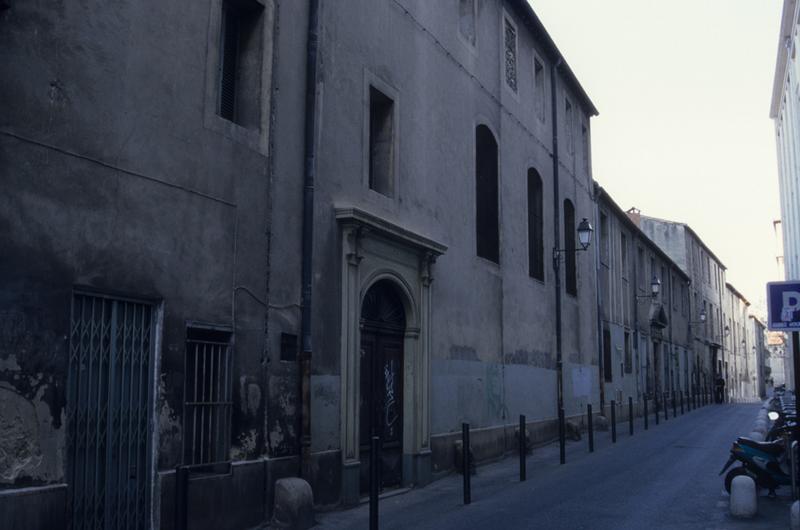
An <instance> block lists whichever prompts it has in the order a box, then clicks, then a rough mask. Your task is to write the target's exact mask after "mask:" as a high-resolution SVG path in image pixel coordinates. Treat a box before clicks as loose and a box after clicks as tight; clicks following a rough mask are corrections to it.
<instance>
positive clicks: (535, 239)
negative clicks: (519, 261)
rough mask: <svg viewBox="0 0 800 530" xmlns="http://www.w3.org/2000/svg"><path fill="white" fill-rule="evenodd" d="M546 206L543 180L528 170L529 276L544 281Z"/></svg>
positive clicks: (534, 172) (531, 170) (532, 170)
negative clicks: (543, 194) (544, 210)
mask: <svg viewBox="0 0 800 530" xmlns="http://www.w3.org/2000/svg"><path fill="white" fill-rule="evenodd" d="M543 209H544V204H543V196H542V178H541V177H540V176H539V173H538V172H537V171H536V170H535V169H533V168H531V169H529V170H528V274H530V275H531V277H532V278H536V279H537V280H542V281H544V237H543V235H544V227H543V224H544V212H543Z"/></svg>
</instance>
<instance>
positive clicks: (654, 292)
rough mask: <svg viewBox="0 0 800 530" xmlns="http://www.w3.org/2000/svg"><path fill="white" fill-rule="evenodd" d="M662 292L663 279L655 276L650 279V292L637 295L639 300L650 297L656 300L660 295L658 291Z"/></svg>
mask: <svg viewBox="0 0 800 530" xmlns="http://www.w3.org/2000/svg"><path fill="white" fill-rule="evenodd" d="M660 292H661V280H659V279H658V276H653V279H652V280H650V294H640V295H638V294H637V295H636V299H637V300H646V299H648V298H650V299H653V300H655V299H656V298H657V297H658V293H660Z"/></svg>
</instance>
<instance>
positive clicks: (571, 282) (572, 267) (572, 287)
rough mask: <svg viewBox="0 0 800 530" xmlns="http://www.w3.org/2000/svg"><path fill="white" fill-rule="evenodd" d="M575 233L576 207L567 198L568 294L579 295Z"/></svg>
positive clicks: (566, 260) (565, 216)
mask: <svg viewBox="0 0 800 530" xmlns="http://www.w3.org/2000/svg"><path fill="white" fill-rule="evenodd" d="M575 235H576V234H575V207H574V206H573V205H572V201H570V200H569V199H567V200H565V201H564V248H565V249H567V252H565V253H564V256H565V259H564V261H565V265H566V266H565V267H564V268H565V275H566V282H565V283H566V290H567V294H571V295H572V296H577V294H578V275H577V263H576V261H577V257H576V254H577V252H575V249H577V246H576V242H575Z"/></svg>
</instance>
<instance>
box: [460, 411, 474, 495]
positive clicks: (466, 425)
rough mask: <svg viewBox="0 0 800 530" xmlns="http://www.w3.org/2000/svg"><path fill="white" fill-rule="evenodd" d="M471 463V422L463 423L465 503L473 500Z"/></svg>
mask: <svg viewBox="0 0 800 530" xmlns="http://www.w3.org/2000/svg"><path fill="white" fill-rule="evenodd" d="M470 466H471V464H470V461H469V423H462V424H461V472H462V473H463V474H464V504H469V503H471V502H472V491H471V488H470V482H469V481H470V478H471V477H470V472H471V471H472V469H471V467H470Z"/></svg>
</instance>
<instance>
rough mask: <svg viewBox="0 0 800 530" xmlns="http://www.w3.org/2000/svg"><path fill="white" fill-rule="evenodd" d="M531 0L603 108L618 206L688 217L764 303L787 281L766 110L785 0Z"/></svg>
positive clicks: (601, 172) (609, 185)
mask: <svg viewBox="0 0 800 530" xmlns="http://www.w3.org/2000/svg"><path fill="white" fill-rule="evenodd" d="M529 2H530V4H531V5H532V6H533V9H534V11H535V12H536V14H537V15H538V16H539V18H540V19H541V20H542V22H543V23H544V25H545V27H546V28H547V31H548V32H549V33H550V35H551V37H552V38H553V40H554V41H555V42H556V45H557V46H558V47H559V49H560V50H561V53H562V54H563V55H564V57H565V59H566V61H567V63H569V65H570V67H571V68H572V70H573V71H574V72H575V74H576V75H577V77H578V80H579V81H580V83H581V85H582V86H583V87H584V89H585V90H586V92H587V93H588V94H589V97H590V98H591V99H592V101H593V102H594V104H595V106H596V107H597V108H598V110H599V112H600V115H599V116H598V117H596V118H594V119H593V121H592V124H591V130H592V160H593V174H594V178H595V180H597V181H598V182H599V183H600V185H601V186H603V187H604V188H605V189H606V190H607V191H608V192H609V193H610V194H611V196H612V197H613V198H614V200H615V201H616V202H617V204H619V205H620V206H621V207H622V208H624V209H628V208H630V207H632V206H635V207H636V208H639V209H640V210H641V211H642V214H643V215H649V216H653V217H660V218H664V219H669V220H674V221H680V222H684V223H687V224H689V225H690V226H691V227H692V228H693V229H694V230H695V231H696V232H697V233H698V234H699V235H700V237H701V238H702V239H703V241H704V242H705V243H706V245H707V246H708V247H709V248H711V250H712V251H713V252H714V254H716V255H717V257H718V258H720V260H722V262H723V264H724V265H725V266H726V267H727V268H728V270H727V281H728V282H730V283H731V284H732V285H734V286H735V287H736V288H737V289H738V290H739V291H740V292H742V294H744V295H745V297H746V298H747V299H748V300H749V301H750V302H751V303H752V304H753V308H754V309H756V310H758V309H759V307H763V306H764V305H765V298H766V294H765V289H766V287H765V283H766V282H767V281H772V280H781V279H783V278H782V277H779V276H778V268H777V266H776V264H775V253H776V242H775V237H774V233H773V228H772V221H773V220H775V219H779V218H780V205H779V202H778V176H777V172H778V169H777V161H776V148H775V133H774V129H773V123H772V120H771V119H770V118H769V106H770V98H771V95H772V80H773V75H774V71H775V59H776V56H777V48H778V32H779V27H780V15H781V7H782V0H669V1H665V0H529ZM759 312H760V311H759Z"/></svg>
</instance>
